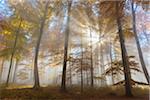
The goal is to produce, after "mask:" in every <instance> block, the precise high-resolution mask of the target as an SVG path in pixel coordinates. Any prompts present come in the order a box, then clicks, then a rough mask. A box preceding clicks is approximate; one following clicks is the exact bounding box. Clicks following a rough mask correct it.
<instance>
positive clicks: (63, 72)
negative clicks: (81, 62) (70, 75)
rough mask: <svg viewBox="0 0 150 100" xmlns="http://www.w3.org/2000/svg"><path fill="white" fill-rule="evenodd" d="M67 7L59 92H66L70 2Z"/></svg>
mask: <svg viewBox="0 0 150 100" xmlns="http://www.w3.org/2000/svg"><path fill="white" fill-rule="evenodd" d="M67 3H68V7H67V22H66V31H65V43H64V62H63V71H62V82H61V90H62V91H66V67H67V59H68V41H69V32H70V30H69V25H70V24H69V23H70V13H71V5H72V0H71V1H70V0H68V2H67Z"/></svg>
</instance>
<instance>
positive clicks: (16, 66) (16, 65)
mask: <svg viewBox="0 0 150 100" xmlns="http://www.w3.org/2000/svg"><path fill="white" fill-rule="evenodd" d="M18 62H19V60H16V64H15V70H14V76H13V83H14V82H15V78H16V71H17V68H18Z"/></svg>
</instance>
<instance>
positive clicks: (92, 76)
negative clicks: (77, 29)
mask: <svg viewBox="0 0 150 100" xmlns="http://www.w3.org/2000/svg"><path fill="white" fill-rule="evenodd" d="M90 49H91V54H90V58H91V67H90V71H91V87H92V88H93V87H94V79H93V78H94V75H93V46H92V32H91V28H90Z"/></svg>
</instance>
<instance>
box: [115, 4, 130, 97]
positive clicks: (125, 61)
mask: <svg viewBox="0 0 150 100" xmlns="http://www.w3.org/2000/svg"><path fill="white" fill-rule="evenodd" d="M118 10H119V1H116V20H117V26H118V34H119V40H120V46H121V53H122V61H123V67H124V76H125V91H126V92H125V93H126V96H132V92H131V73H130V68H129V61H128V56H127V51H126V47H125V43H124V41H125V39H124V35H123V31H122V25H121V19H120V15H119V11H118Z"/></svg>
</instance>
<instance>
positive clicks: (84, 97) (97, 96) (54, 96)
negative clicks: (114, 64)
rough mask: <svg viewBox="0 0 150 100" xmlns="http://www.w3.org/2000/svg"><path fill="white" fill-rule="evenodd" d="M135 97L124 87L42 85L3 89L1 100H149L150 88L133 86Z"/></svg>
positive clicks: (0, 93)
mask: <svg viewBox="0 0 150 100" xmlns="http://www.w3.org/2000/svg"><path fill="white" fill-rule="evenodd" d="M132 92H133V95H134V96H133V97H126V96H124V88H123V87H117V88H116V87H115V88H112V87H105V88H94V89H91V88H85V89H84V92H83V93H81V92H80V88H79V87H72V88H68V89H67V91H66V92H62V91H60V88H59V87H54V86H53V87H52V86H48V87H42V88H39V89H37V90H36V89H32V88H22V89H1V92H0V100H149V88H145V89H144V88H133V89H132Z"/></svg>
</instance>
